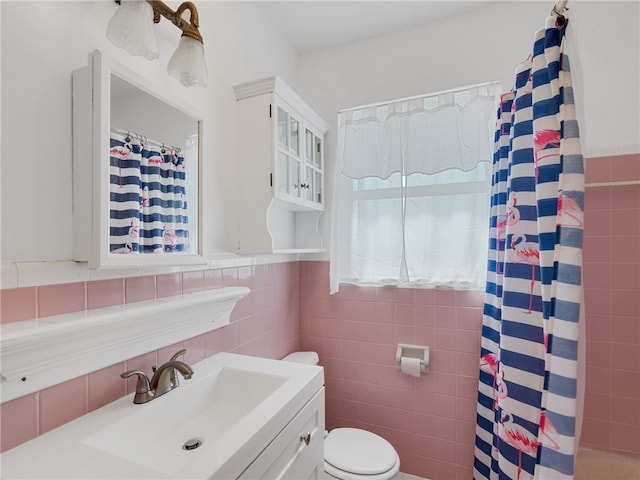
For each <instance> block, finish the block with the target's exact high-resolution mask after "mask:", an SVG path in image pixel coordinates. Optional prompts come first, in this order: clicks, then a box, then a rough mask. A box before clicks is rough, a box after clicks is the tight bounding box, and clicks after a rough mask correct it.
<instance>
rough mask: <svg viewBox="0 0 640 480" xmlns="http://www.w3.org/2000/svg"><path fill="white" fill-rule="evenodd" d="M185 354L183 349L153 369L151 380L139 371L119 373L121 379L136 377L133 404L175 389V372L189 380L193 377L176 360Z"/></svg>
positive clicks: (189, 370)
mask: <svg viewBox="0 0 640 480" xmlns="http://www.w3.org/2000/svg"><path fill="white" fill-rule="evenodd" d="M185 352H186V350H185V349H182V350H180V351H179V352H177V353H176V354H175V355H174V356H173V357H171V360H169V361H168V362H165V363H163V364H162V365H160V366H159V367H158V368H157V369H154V373H153V377H152V378H151V380H149V378H148V377H147V375H146V374H145V373H144V372H141V371H140V370H130V371H128V372H124V373H121V374H120V376H121V377H122V378H128V377H131V376H132V375H137V376H138V383H137V384H136V394H135V396H134V397H133V403H138V404H140V403H147V402H150V401H151V400H153V399H154V398H156V397H159V396H160V395H164V394H165V393H167V392H169V391H171V390H173V389H174V388H176V387H177V386H178V385H179V383H178V376H177V375H176V370H177V371H179V372H180V373H181V374H182V376H183V377H184V378H185V379H187V380H189V379H190V378H191V375H193V369H192V368H191V367H190V366H189V365H187V364H186V363H184V362H181V361H180V360H178V359H177V358H178V357H179V356H180V355H183V354H184V353H185Z"/></svg>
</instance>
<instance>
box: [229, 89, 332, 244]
mask: <svg viewBox="0 0 640 480" xmlns="http://www.w3.org/2000/svg"><path fill="white" fill-rule="evenodd" d="M234 90H235V93H236V99H237V100H238V109H239V121H238V131H239V138H240V143H239V146H238V155H239V157H238V168H239V184H238V188H239V190H238V191H239V193H240V198H239V200H238V210H239V216H238V243H237V252H238V253H241V254H245V253H246V254H255V253H311V252H321V251H323V247H322V238H321V236H320V233H319V229H318V222H319V219H320V215H321V214H322V212H323V211H324V135H325V132H326V131H327V128H328V125H327V123H326V122H325V121H324V120H322V118H321V117H320V116H319V115H318V114H317V113H315V112H314V111H313V110H312V109H311V108H310V107H309V105H307V103H306V102H304V100H302V98H300V97H299V96H298V95H297V94H296V93H295V92H294V91H293V90H292V89H291V88H290V87H289V86H288V85H287V84H286V83H285V82H284V81H283V80H282V79H281V78H279V77H270V78H265V79H262V80H257V81H254V82H249V83H245V84H242V85H237V86H236V87H234Z"/></svg>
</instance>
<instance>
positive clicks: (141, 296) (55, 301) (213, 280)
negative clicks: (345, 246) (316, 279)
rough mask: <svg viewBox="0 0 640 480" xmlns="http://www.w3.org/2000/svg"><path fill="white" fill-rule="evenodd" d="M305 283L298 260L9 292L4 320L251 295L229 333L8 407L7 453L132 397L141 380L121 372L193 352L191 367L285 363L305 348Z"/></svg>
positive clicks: (1, 426) (3, 415)
mask: <svg viewBox="0 0 640 480" xmlns="http://www.w3.org/2000/svg"><path fill="white" fill-rule="evenodd" d="M299 277H300V275H299V264H298V262H291V263H278V264H268V265H257V266H253V267H238V268H225V269H218V270H208V271H197V272H185V273H172V274H168V275H156V276H148V277H134V278H124V279H122V278H121V279H115V280H100V281H93V282H86V283H85V282H80V283H73V284H65V285H47V286H40V287H27V288H14V289H4V290H1V291H0V304H1V306H2V307H1V308H2V316H1V319H2V322H12V321H19V320H27V319H32V318H36V317H43V316H48V315H55V314H60V313H68V312H74V311H79V310H84V309H85V308H87V307H88V308H98V307H105V306H109V305H117V304H123V303H132V302H136V301H142V300H150V299H153V298H160V297H165V296H171V295H179V294H181V293H191V292H197V291H202V290H205V289H206V290H212V289H216V288H221V287H222V286H232V285H238V286H247V287H249V288H250V289H251V293H250V294H249V295H247V296H246V297H245V298H243V299H242V300H241V301H240V302H239V303H238V305H237V306H236V308H235V309H234V311H233V312H232V314H231V324H230V325H229V326H227V327H224V328H222V329H219V330H215V331H213V332H209V333H206V334H203V335H200V336H198V337H194V338H190V339H187V340H185V341H184V342H179V343H177V344H175V345H170V346H168V347H165V348H162V349H159V350H157V351H153V352H149V353H146V354H144V355H141V356H138V357H136V358H131V359H129V360H127V361H125V362H119V363H117V364H114V365H112V366H109V367H107V368H104V369H102V370H98V371H96V372H92V373H90V374H88V375H83V376H81V377H78V378H74V379H72V380H69V381H67V382H64V383H61V384H58V385H54V386H52V387H50V388H47V389H45V390H41V391H39V392H36V393H34V394H31V395H27V396H24V397H21V398H17V399H15V400H12V401H9V402H6V403H3V404H2V405H1V406H0V433H1V437H0V451H6V450H8V449H10V448H13V447H15V446H17V445H19V444H21V443H23V442H26V441H27V440H30V439H32V438H34V437H36V436H38V435H41V434H43V433H45V432H48V431H49V430H52V429H54V428H56V427H58V426H60V425H62V424H64V423H66V422H68V421H71V420H73V419H75V418H77V417H79V416H82V415H84V414H86V413H89V412H91V411H93V410H96V409H98V408H100V407H102V406H104V405H106V404H107V403H110V402H113V401H114V400H117V399H118V398H120V397H122V396H124V395H126V394H128V393H132V392H133V391H134V390H135V380H133V381H132V379H128V380H123V379H121V378H120V373H121V372H124V371H125V370H131V369H136V370H142V371H144V372H146V373H147V374H148V375H152V370H151V367H152V366H153V365H158V364H159V363H162V362H165V361H167V360H169V358H170V357H171V356H172V355H173V354H174V353H175V352H176V351H178V350H180V349H181V348H186V349H187V353H186V354H185V360H186V361H187V362H188V363H195V362H198V361H200V360H203V359H204V358H206V357H208V356H211V355H214V354H216V353H219V352H222V351H226V352H235V353H244V354H249V355H255V356H262V357H268V358H282V357H283V356H285V355H287V354H288V353H291V352H293V351H296V350H299V316H300V315H299V312H300V286H299Z"/></svg>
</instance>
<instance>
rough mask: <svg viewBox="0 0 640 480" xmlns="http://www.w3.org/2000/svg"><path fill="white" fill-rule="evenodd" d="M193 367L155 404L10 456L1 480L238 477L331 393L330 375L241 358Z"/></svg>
mask: <svg viewBox="0 0 640 480" xmlns="http://www.w3.org/2000/svg"><path fill="white" fill-rule="evenodd" d="M192 367H193V370H194V374H193V377H192V378H191V380H185V379H183V378H180V386H178V387H177V388H175V389H174V390H171V391H170V392H168V393H166V394H164V395H162V396H160V397H158V398H156V399H154V400H151V401H150V402H148V403H145V404H142V405H134V403H133V393H131V394H130V395H128V396H126V397H124V398H121V399H119V400H116V401H115V402H113V403H110V404H108V405H105V406H104V407H102V408H100V409H98V410H95V411H93V412H91V413H89V414H87V415H84V416H83V417H80V418H78V419H76V420H74V421H72V422H69V423H67V424H65V425H62V426H60V427H58V428H56V429H54V430H51V431H49V432H47V433H45V434H44V435H41V436H39V437H37V438H34V439H33V440H30V441H28V442H26V443H24V444H22V445H20V446H18V447H16V448H13V449H11V450H8V451H6V452H4V453H3V454H2V456H1V457H0V461H1V463H2V478H7V479H9V478H11V479H18V478H20V479H33V478H39V479H54V478H55V479H65V480H70V479H78V480H79V479H82V480H88V479H102V480H104V479H113V480H115V479H118V480H121V479H122V478H135V479H137V480H143V479H147V480H151V479H153V480H158V479H169V478H174V479H175V478H178V479H181V480H186V479H204V478H216V479H232V478H238V477H240V476H241V475H242V473H243V472H244V471H245V469H246V468H247V467H248V466H249V464H250V463H251V462H252V461H253V460H254V459H255V458H257V457H258V456H259V455H260V453H261V452H262V451H263V450H264V449H265V447H266V446H267V445H269V443H270V442H271V441H272V440H273V439H274V438H275V437H276V436H277V435H278V434H279V433H280V432H281V431H282V430H283V429H284V428H285V427H286V426H287V424H288V423H289V422H290V421H291V419H292V418H293V416H294V415H295V414H296V413H297V412H299V411H300V410H301V409H302V408H303V407H304V406H305V405H306V404H307V403H308V402H309V401H310V400H311V399H312V398H314V396H315V395H316V394H317V392H318V391H320V390H321V389H322V386H323V384H324V375H323V370H322V367H318V366H315V365H303V364H297V363H291V362H283V361H278V360H270V359H266V358H258V357H250V356H246V355H237V354H233V353H219V354H217V355H214V356H211V357H208V358H206V359H205V360H202V361H201V362H198V363H196V364H194V365H192ZM190 440H194V442H193V443H194V444H195V445H196V446H197V448H194V449H189V450H186V449H184V448H183V445H184V444H185V443H186V442H188V441H190ZM198 442H199V443H198Z"/></svg>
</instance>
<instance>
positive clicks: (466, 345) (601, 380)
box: [300, 154, 640, 480]
mask: <svg viewBox="0 0 640 480" xmlns="http://www.w3.org/2000/svg"><path fill="white" fill-rule="evenodd" d="M587 166H588V169H587V182H608V181H623V180H632V179H640V154H636V155H624V156H617V157H611V158H608V157H607V158H597V159H589V160H588V162H587ZM585 201H586V212H585V225H586V230H585V245H584V282H585V294H586V295H585V296H586V317H587V318H586V324H587V325H586V326H587V379H586V398H585V417H584V422H583V433H582V439H581V440H582V443H583V444H584V445H586V446H590V447H593V448H598V449H601V450H606V451H611V452H617V453H622V454H627V455H635V456H638V455H640V313H639V312H640V187H638V186H634V187H615V188H605V189H589V190H588V191H587V194H586V200H585ZM328 271H329V266H328V264H327V263H325V262H303V263H302V267H301V275H302V286H303V288H302V292H301V294H302V297H301V309H302V310H301V339H300V342H301V347H302V348H304V349H313V350H316V351H318V352H319V353H320V360H321V362H322V364H323V365H324V366H325V376H326V393H327V427H328V428H334V427H338V426H359V427H362V428H366V429H368V430H371V431H374V432H377V433H379V434H381V435H382V436H384V437H385V438H387V439H388V440H389V441H390V442H391V443H392V444H393V445H394V446H395V447H396V449H397V450H398V451H399V453H400V457H401V464H402V467H401V469H402V471H403V472H406V473H411V474H414V475H418V476H422V477H427V478H432V479H436V480H441V479H454V478H459V479H469V478H471V477H472V474H471V465H472V462H473V441H474V435H475V412H476V398H477V375H478V373H477V370H478V348H479V341H480V327H481V323H482V302H483V299H482V294H480V293H477V292H456V291H443V290H410V289H406V290H397V289H393V288H356V287H350V286H343V287H342V288H341V290H340V293H339V294H337V295H335V296H329V295H328ZM398 342H402V343H417V344H425V345H429V346H430V349H431V368H432V372H431V373H430V374H429V375H426V376H422V377H421V378H419V379H414V378H411V377H408V376H406V375H401V374H400V373H399V372H398V371H397V370H396V368H395V365H394V362H395V345H396V343H398Z"/></svg>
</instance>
